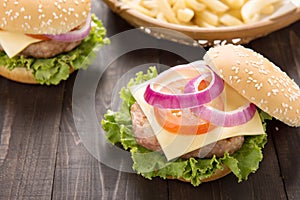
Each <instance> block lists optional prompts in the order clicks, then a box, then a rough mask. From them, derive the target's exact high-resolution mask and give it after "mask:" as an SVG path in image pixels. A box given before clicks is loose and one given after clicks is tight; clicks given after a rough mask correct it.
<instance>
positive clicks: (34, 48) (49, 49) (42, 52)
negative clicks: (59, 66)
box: [0, 40, 81, 58]
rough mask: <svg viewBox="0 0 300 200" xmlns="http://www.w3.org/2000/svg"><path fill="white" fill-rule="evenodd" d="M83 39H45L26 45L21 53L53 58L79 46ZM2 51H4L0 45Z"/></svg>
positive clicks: (35, 56)
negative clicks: (72, 40) (65, 40)
mask: <svg viewBox="0 0 300 200" xmlns="http://www.w3.org/2000/svg"><path fill="white" fill-rule="evenodd" d="M80 43H81V41H75V42H60V41H56V40H43V41H40V42H37V43H33V44H31V45H29V46H28V47H26V48H25V49H24V50H23V51H22V52H20V53H19V55H24V56H26V57H34V58H51V57H54V56H56V55H58V54H61V53H65V52H69V51H71V50H72V49H74V48H75V47H77V46H78V45H79V44H80ZM0 51H3V48H2V46H1V45H0Z"/></svg>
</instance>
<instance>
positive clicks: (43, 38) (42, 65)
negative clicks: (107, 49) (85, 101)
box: [0, 0, 109, 85]
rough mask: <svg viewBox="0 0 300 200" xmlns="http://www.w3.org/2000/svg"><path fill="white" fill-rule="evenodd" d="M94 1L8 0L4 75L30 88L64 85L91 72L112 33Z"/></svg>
mask: <svg viewBox="0 0 300 200" xmlns="http://www.w3.org/2000/svg"><path fill="white" fill-rule="evenodd" d="M90 9H91V1H90V0H80V1H76V0H75V1H73V0H56V1H53V0H47V1H45V0H42V1H38V2H34V3H33V2H32V1H29V0H23V1H17V0H15V1H6V0H4V1H3V2H2V5H0V75H1V76H4V77H6V78H8V79H11V80H14V81H18V82H22V83H30V84H36V83H39V84H47V85H51V84H55V85H56V84H59V83H60V81H62V80H66V79H67V78H68V77H69V74H70V73H72V72H73V71H74V70H77V69H80V68H86V67H87V61H88V59H87V58H88V57H89V55H90V54H91V52H93V50H95V48H97V47H100V46H102V45H104V44H107V43H108V42H109V40H108V39H107V38H105V34H106V30H105V28H104V27H103V25H102V23H101V22H100V21H99V20H98V19H97V17H96V16H95V15H93V14H91V13H90Z"/></svg>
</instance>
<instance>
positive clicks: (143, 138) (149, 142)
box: [130, 103, 244, 159]
mask: <svg viewBox="0 0 300 200" xmlns="http://www.w3.org/2000/svg"><path fill="white" fill-rule="evenodd" d="M130 113H131V119H132V129H133V134H134V137H135V139H136V142H137V143H138V144H139V145H141V146H143V147H145V148H147V149H150V150H152V151H161V146H160V145H159V142H158V140H157V138H156V136H155V135H154V132H153V130H152V127H151V126H150V123H149V121H148V119H147V117H146V116H145V114H144V112H143V111H142V109H141V107H140V106H139V104H138V103H134V104H133V105H132V107H131V110H130ZM243 143H244V136H236V137H231V138H227V139H223V140H219V141H217V142H216V143H212V144H209V145H206V146H204V147H201V148H199V149H196V150H194V151H192V152H189V153H187V154H184V155H183V156H181V157H182V158H185V159H188V158H191V157H198V158H203V157H205V158H211V157H212V156H213V155H216V157H222V156H223V155H224V153H226V152H228V153H229V154H233V153H234V152H235V151H237V150H239V149H240V148H241V147H242V145H243Z"/></svg>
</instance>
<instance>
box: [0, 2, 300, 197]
mask: <svg viewBox="0 0 300 200" xmlns="http://www.w3.org/2000/svg"><path fill="white" fill-rule="evenodd" d="M93 11H94V12H95V13H96V14H97V16H98V17H99V18H101V19H102V21H103V23H104V25H105V26H106V28H107V31H108V36H113V35H115V34H117V33H120V32H122V31H125V30H128V29H131V28H132V27H131V26H130V25H128V24H127V23H126V22H125V21H124V20H122V19H121V18H120V17H119V16H117V15H116V14H114V13H112V12H111V11H110V10H109V9H108V7H107V6H106V5H105V4H104V3H103V2H102V1H98V3H97V4H95V5H94V7H93ZM141 34H144V33H142V32H141ZM246 46H247V47H250V48H252V49H254V50H256V51H257V52H259V53H261V54H263V55H265V56H266V57H267V58H269V59H270V60H272V61H273V62H274V63H275V64H277V65H278V66H280V67H281V68H282V69H283V70H285V71H286V72H287V73H288V74H289V75H290V76H291V77H292V78H293V79H294V80H295V81H296V82H297V83H298V84H300V22H297V23H294V24H292V25H290V26H289V27H287V28H284V29H282V30H279V31H276V32H274V33H272V34H270V35H268V36H266V37H263V38H260V39H257V40H255V41H253V42H251V43H250V44H248V45H246ZM149 62H156V63H162V64H166V65H171V66H172V65H176V64H180V63H184V62H185V60H183V59H182V58H181V57H179V56H177V55H174V54H172V53H170V52H167V51H162V50H158V49H146V50H140V51H133V52H130V53H128V54H126V55H124V56H121V57H120V58H118V59H117V60H115V61H114V62H113V63H111V65H110V66H109V68H107V69H106V70H105V71H104V74H103V76H102V78H101V80H100V82H99V84H98V89H97V91H98V93H101V95H99V94H98V95H96V96H95V106H96V110H97V114H98V115H101V113H103V112H105V110H106V109H107V108H109V107H110V101H111V95H112V94H111V93H112V91H113V89H114V86H115V84H116V82H117V81H118V80H119V79H120V77H122V75H123V74H124V73H126V72H127V71H129V70H130V69H131V68H132V66H136V65H139V64H141V63H149ZM76 74H77V73H74V74H72V75H71V77H70V79H69V80H67V81H65V82H63V83H61V84H60V85H58V86H51V87H46V86H34V85H24V84H19V83H15V82H12V81H9V80H6V79H4V78H2V77H0V199H128V200H132V199H142V200H144V199H166V200H167V199H178V200H181V199H205V200H206V199H215V200H217V199H253V200H256V199H272V200H273V199H276V200H277V199H291V200H297V199H300V170H299V166H300V156H299V155H300V148H299V145H300V128H291V127H288V126H287V125H285V124H283V123H281V122H279V121H276V120H272V121H271V122H270V123H268V128H267V132H268V143H267V145H266V148H265V149H264V159H263V161H262V163H261V165H260V168H259V170H258V171H257V172H256V173H255V174H251V175H250V176H249V179H248V180H247V181H244V182H241V183H237V179H236V178H235V177H234V176H233V175H232V174H230V175H228V176H226V177H224V178H222V179H220V180H217V181H213V182H209V183H205V184H202V185H200V186H199V187H193V186H192V185H190V184H187V183H183V182H180V181H176V180H162V179H159V178H154V179H153V180H147V179H144V178H143V177H141V176H139V175H137V174H134V173H126V172H120V171H117V170H115V169H112V168H110V167H108V166H106V165H104V164H102V163H101V162H99V161H98V160H97V159H96V158H95V157H94V156H92V155H91V154H90V153H89V152H88V150H87V149H86V148H85V146H84V144H83V142H82V140H81V138H80V137H79V135H78V133H77V130H76V127H75V124H74V119H73V113H72V109H74V108H72V92H73V86H74V81H75V80H76ZM103 88H105V90H104V89H103ZM299 106H300V105H299ZM78 109H80V108H78ZM99 117H100V116H99ZM99 121H100V119H99Z"/></svg>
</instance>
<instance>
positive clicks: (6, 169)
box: [0, 79, 64, 199]
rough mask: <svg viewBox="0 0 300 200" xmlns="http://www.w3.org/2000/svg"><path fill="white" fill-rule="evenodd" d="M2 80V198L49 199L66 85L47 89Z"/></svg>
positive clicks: (0, 151) (0, 179)
mask: <svg viewBox="0 0 300 200" xmlns="http://www.w3.org/2000/svg"><path fill="white" fill-rule="evenodd" d="M0 81H1V91H2V93H1V97H4V98H1V101H2V102H0V103H1V105H2V106H1V110H0V113H1V122H3V123H2V127H1V129H0V134H1V149H0V154H1V156H0V157H1V160H0V162H1V163H0V166H1V177H0V185H1V187H0V195H1V197H2V198H3V199H10V198H12V199H16V198H20V199H26V198H38V199H49V198H50V197H51V191H52V182H53V173H54V169H55V158H56V150H57V144H58V134H59V122H60V113H61V105H62V104H61V102H62V98H63V88H64V84H61V85H60V86H57V87H46V86H30V85H24V84H18V83H14V82H11V81H8V80H4V79H1V80H0ZM2 103H3V104H2Z"/></svg>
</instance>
